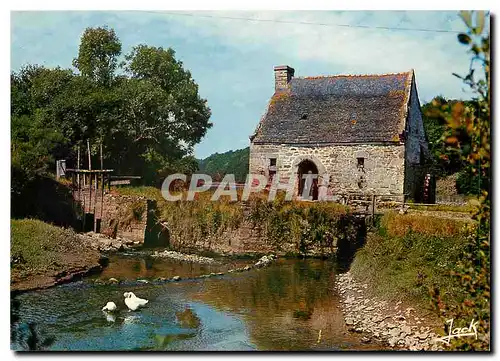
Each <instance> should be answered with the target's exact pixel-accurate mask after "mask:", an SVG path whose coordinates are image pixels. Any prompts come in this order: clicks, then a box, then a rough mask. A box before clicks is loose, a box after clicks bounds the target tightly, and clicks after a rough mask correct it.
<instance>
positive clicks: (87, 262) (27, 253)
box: [10, 219, 104, 292]
mask: <svg viewBox="0 0 500 361" xmlns="http://www.w3.org/2000/svg"><path fill="white" fill-rule="evenodd" d="M103 262H104V259H103V258H102V256H101V254H100V252H99V251H98V250H97V249H96V248H93V247H91V246H90V244H89V243H88V242H85V239H84V238H83V237H81V236H80V235H78V234H77V233H75V232H74V231H73V230H71V229H65V228H60V227H56V226H53V225H50V224H48V223H44V222H42V221H39V220H35V219H22V220H15V219H13V220H11V258H10V264H11V291H15V292H22V291H28V290H34V289H41V288H47V287H51V286H54V285H57V284H61V283H65V282H69V281H71V280H73V279H75V278H78V277H82V276H85V275H88V274H91V273H94V272H98V271H99V270H101V268H102V265H103Z"/></svg>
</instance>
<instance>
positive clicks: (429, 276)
mask: <svg viewBox="0 0 500 361" xmlns="http://www.w3.org/2000/svg"><path fill="white" fill-rule="evenodd" d="M441 221H444V220H441ZM465 249H466V242H464V239H463V236H461V235H458V236H443V235H440V236H435V235H427V234H422V233H418V232H409V233H406V234H405V235H403V236H399V237H395V236H392V235H389V234H387V231H386V228H383V227H382V228H381V229H380V232H379V234H369V235H368V237H367V241H366V244H365V246H364V247H363V248H361V249H360V250H359V251H358V252H357V253H356V256H355V258H354V261H353V263H352V265H351V272H352V273H353V275H354V276H355V277H356V278H357V279H359V280H360V281H361V282H364V283H368V284H370V285H371V287H372V288H373V290H374V292H375V293H376V294H378V295H380V296H383V297H384V298H387V299H389V300H396V299H400V300H401V299H405V300H407V301H410V302H414V303H416V304H418V305H419V306H420V307H422V308H429V306H430V302H431V297H430V295H429V290H430V289H433V288H434V287H439V288H440V289H441V292H442V294H443V295H444V297H445V298H446V300H447V301H448V302H451V303H453V304H457V303H459V302H460V300H461V299H462V298H463V297H464V295H463V289H461V288H460V287H458V286H457V285H456V284H454V283H452V282H450V270H455V269H457V266H456V262H457V261H459V260H460V257H461V256H462V253H463V251H464V250H465Z"/></svg>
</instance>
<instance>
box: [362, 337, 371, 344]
mask: <svg viewBox="0 0 500 361" xmlns="http://www.w3.org/2000/svg"><path fill="white" fill-rule="evenodd" d="M370 341H371V340H370V339H369V338H368V337H366V336H363V337H361V342H362V343H369V342H370Z"/></svg>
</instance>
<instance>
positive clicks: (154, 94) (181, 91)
mask: <svg viewBox="0 0 500 361" xmlns="http://www.w3.org/2000/svg"><path fill="white" fill-rule="evenodd" d="M120 55H121V42H120V40H119V39H118V37H117V35H116V34H115V32H114V30H113V29H108V28H106V27H97V28H87V29H86V30H85V31H84V33H83V35H82V37H81V43H80V47H79V52H78V57H77V58H75V59H74V65H75V67H76V68H77V69H78V70H79V74H76V73H75V72H74V71H73V70H71V69H62V68H59V67H57V68H55V69H49V68H45V67H40V66H36V65H28V66H26V67H24V68H22V69H20V71H19V72H17V73H15V72H14V73H12V74H11V124H12V134H11V136H12V142H11V143H12V169H13V172H12V174H13V178H12V184H13V193H14V194H18V195H19V194H21V193H22V189H23V187H26V185H27V183H26V182H28V183H29V182H31V181H33V180H34V179H35V178H36V176H47V175H48V174H49V173H51V172H53V171H54V169H55V160H56V159H66V160H67V164H68V166H69V167H73V166H75V167H76V164H75V163H76V159H75V158H76V148H77V146H78V145H80V146H82V145H85V143H86V141H87V140H90V143H91V144H93V145H94V147H93V154H94V156H93V162H97V161H98V156H97V154H98V151H97V149H99V144H100V143H102V144H103V148H104V149H103V150H104V161H105V164H106V167H108V168H112V169H114V170H115V171H116V173H118V174H134V175H136V174H137V175H141V176H142V179H143V180H144V183H146V184H160V183H161V181H162V179H161V177H164V176H165V175H166V174H167V173H168V172H171V171H174V172H175V170H176V169H179V170H183V171H184V170H185V171H187V172H191V171H193V170H194V169H195V165H196V162H195V160H194V158H193V157H192V153H193V148H194V145H195V144H196V143H198V142H199V141H200V140H201V139H202V137H203V136H204V135H205V133H206V131H207V129H209V128H210V127H211V126H212V124H211V123H210V122H209V119H210V109H209V107H208V106H207V103H206V100H205V99H202V98H201V97H200V95H199V92H198V85H197V84H196V83H195V82H194V80H193V79H192V77H191V74H190V72H189V71H187V70H185V69H184V68H183V64H182V62H180V61H178V60H176V59H175V52H174V51H173V50H172V49H167V50H164V49H162V48H156V47H149V46H146V45H139V46H137V47H135V48H133V49H132V50H131V52H130V53H129V54H128V55H127V57H126V61H125V62H123V63H122V64H119V62H118V59H119V56H120ZM120 66H122V67H123V68H122V70H123V71H122V74H120V75H117V74H116V73H117V71H118V69H119V67H120Z"/></svg>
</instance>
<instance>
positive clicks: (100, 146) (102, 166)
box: [99, 140, 104, 170]
mask: <svg viewBox="0 0 500 361" xmlns="http://www.w3.org/2000/svg"><path fill="white" fill-rule="evenodd" d="M99 148H100V153H101V170H103V169H104V165H103V160H102V140H101V143H100V144H99Z"/></svg>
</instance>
